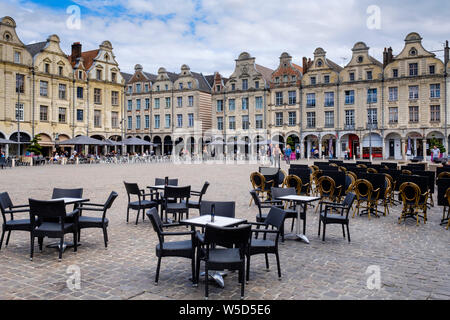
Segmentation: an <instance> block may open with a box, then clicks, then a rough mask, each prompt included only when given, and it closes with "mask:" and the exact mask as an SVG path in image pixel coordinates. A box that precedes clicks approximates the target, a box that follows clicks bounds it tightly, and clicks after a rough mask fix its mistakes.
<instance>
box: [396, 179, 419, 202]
mask: <svg viewBox="0 0 450 320" xmlns="http://www.w3.org/2000/svg"><path fill="white" fill-rule="evenodd" d="M399 190H400V196H401V198H402V201H403V204H404V205H405V204H408V205H411V204H414V205H415V206H417V205H418V204H419V200H420V188H419V186H418V185H417V184H415V183H413V182H404V183H402V184H401V186H400V189H399Z"/></svg>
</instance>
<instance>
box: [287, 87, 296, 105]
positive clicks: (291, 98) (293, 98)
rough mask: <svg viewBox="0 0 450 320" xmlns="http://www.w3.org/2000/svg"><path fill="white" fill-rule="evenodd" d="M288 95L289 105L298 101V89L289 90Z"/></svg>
mask: <svg viewBox="0 0 450 320" xmlns="http://www.w3.org/2000/svg"><path fill="white" fill-rule="evenodd" d="M288 97H289V105H291V106H292V105H294V104H296V103H297V92H296V91H289V92H288Z"/></svg>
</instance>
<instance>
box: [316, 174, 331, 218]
mask: <svg viewBox="0 0 450 320" xmlns="http://www.w3.org/2000/svg"><path fill="white" fill-rule="evenodd" d="M317 188H318V191H319V195H320V200H319V204H318V206H317V209H316V212H317V210H318V209H319V207H320V208H321V210H320V211H321V212H322V202H325V201H326V200H328V201H331V202H334V200H335V194H334V193H335V190H336V183H335V182H334V180H333V179H332V178H330V177H327V176H323V177H320V178H319V179H318V180H317Z"/></svg>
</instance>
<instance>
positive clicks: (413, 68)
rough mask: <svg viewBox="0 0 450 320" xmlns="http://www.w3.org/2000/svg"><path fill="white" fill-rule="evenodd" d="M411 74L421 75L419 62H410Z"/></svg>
mask: <svg viewBox="0 0 450 320" xmlns="http://www.w3.org/2000/svg"><path fill="white" fill-rule="evenodd" d="M409 75H410V76H411V77H413V76H417V75H419V67H418V64H417V63H410V64H409Z"/></svg>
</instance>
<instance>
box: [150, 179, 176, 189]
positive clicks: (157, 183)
mask: <svg viewBox="0 0 450 320" xmlns="http://www.w3.org/2000/svg"><path fill="white" fill-rule="evenodd" d="M165 183H166V180H165V179H161V178H155V186H163V185H164V184H165ZM168 184H169V186H175V187H176V186H178V179H169V181H168Z"/></svg>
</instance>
